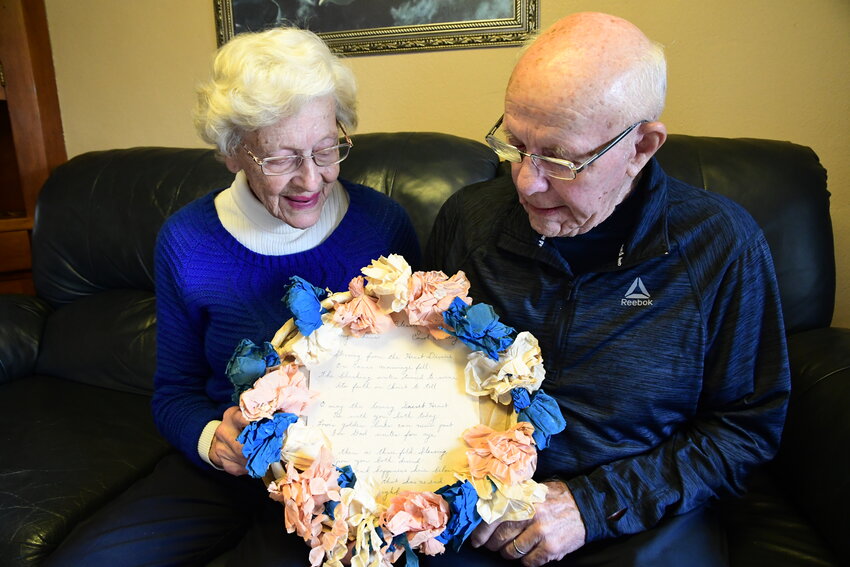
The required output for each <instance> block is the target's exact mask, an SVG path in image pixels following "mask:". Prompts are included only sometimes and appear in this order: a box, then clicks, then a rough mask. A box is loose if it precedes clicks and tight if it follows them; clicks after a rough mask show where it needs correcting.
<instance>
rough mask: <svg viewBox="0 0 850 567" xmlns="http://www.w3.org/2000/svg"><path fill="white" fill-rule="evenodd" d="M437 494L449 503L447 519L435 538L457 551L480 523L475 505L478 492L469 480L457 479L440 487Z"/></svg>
mask: <svg viewBox="0 0 850 567" xmlns="http://www.w3.org/2000/svg"><path fill="white" fill-rule="evenodd" d="M437 494H439V495H440V496H442V497H443V498H444V499H445V500H446V502H448V503H449V521H448V523H447V524H446V529H445V531H444V532H443V533H441V534H440V535H438V536H437V538H436V539H437V541H439V542H440V543H442V544H444V545H449V544H451V546H452V549H454V550H455V551H458V550H460V546H461V545H463V542H465V541H466V538H468V537H469V536H470V534H471V533H472V531H473V530H474V529H475V528H476V526H478V524H480V523H481V516H480V515H479V514H478V510H477V509H476V507H475V505H476V504H477V503H478V493H476V492H475V487H473V486H472V483H470V482H469V481H463V482H461V481H458V482H456V483H454V484H452V485H450V486H444V487H442V488H440V489H439V490H437Z"/></svg>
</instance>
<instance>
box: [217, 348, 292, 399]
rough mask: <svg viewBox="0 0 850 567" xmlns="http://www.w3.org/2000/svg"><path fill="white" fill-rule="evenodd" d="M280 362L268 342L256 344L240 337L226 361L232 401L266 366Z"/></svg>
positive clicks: (260, 374)
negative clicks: (231, 388)
mask: <svg viewBox="0 0 850 567" xmlns="http://www.w3.org/2000/svg"><path fill="white" fill-rule="evenodd" d="M278 364H280V357H279V356H278V355H277V352H276V351H275V350H274V347H273V346H272V345H271V343H269V342H265V343H263V344H262V345H256V344H254V342H253V341H252V340H251V339H242V340H241V341H240V342H239V346H237V347H236V350H234V351H233V355H232V356H231V357H230V360H229V361H228V362H227V369H226V370H225V373H226V374H227V378H228V379H230V381H231V382H232V383H233V402H234V403H239V396H240V395H242V392H244V391H245V390H249V389H251V386H253V385H254V382H256V381H257V378H259V377H260V376H262V375H264V374H265V373H266V368H268V367H270V366H277V365H278Z"/></svg>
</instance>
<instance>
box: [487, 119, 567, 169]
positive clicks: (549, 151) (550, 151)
mask: <svg viewBox="0 0 850 567" xmlns="http://www.w3.org/2000/svg"><path fill="white" fill-rule="evenodd" d="M499 129H500V130H502V132H503V133H504V135H505V138H506V139H507V140H508V141H509V142H511V143H513V141H519V138H517V137H516V136H515V135H514V134H513V132H511V131H510V130H509V129H508V127H507V126H505V125H504V124H502V125H501V126H500V127H499ZM541 151H542V152H543V153H541V154H540V155H543V156H549V157H556V158H558V159H566V160H570V161H572V159H573V158H572V157H570V154H571V153H572V151H571V150H569V149H567V148H565V147H564V146H563V145H561V144H555V145H554V146H549V147H545V148H543V149H542V150H541Z"/></svg>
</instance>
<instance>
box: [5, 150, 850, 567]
mask: <svg viewBox="0 0 850 567" xmlns="http://www.w3.org/2000/svg"><path fill="white" fill-rule="evenodd" d="M354 142H355V148H354V150H353V151H352V155H351V157H350V158H349V159H348V160H347V161H346V162H344V163H343V164H342V165H343V167H342V170H343V171H342V175H343V176H344V177H346V178H348V179H351V180H353V181H357V182H361V183H365V184H367V185H371V186H372V187H375V188H377V189H379V190H381V191H384V192H386V193H388V194H389V195H391V196H392V197H394V198H395V199H397V200H398V201H400V202H401V203H402V204H403V205H404V206H405V207H406V208H407V210H408V211H409V213H410V215H411V217H412V218H413V219H414V223H415V225H416V229H417V231H418V233H419V235H420V237H421V238H422V239H423V241H424V239H425V238H426V236H427V233H428V230H429V227H430V224H431V222H432V220H433V218H434V215H435V214H436V211H437V209H438V208H439V206H440V204H441V203H442V202H443V200H444V199H445V198H446V197H447V196H448V195H449V194H450V193H451V192H453V191H455V190H456V189H458V188H459V187H461V186H463V185H465V184H468V183H472V182H475V181H479V180H483V179H487V178H489V177H492V176H494V175H501V174H504V173H505V169H504V168H500V167H499V166H498V164H497V161H496V158H495V156H494V155H493V154H492V153H491V152H490V150H489V149H488V148H486V146H484V145H483V144H480V143H478V142H473V141H470V140H465V139H461V138H456V137H452V136H448V135H444V134H429V133H395V134H362V135H358V136H355V137H354ZM660 159H661V162H662V164H663V165H664V167H665V168H666V169H667V170H668V171H669V172H670V173H672V174H674V175H676V176H678V177H680V178H682V179H684V180H686V181H689V182H691V183H693V184H695V185H697V186H701V187H706V188H708V189H711V190H714V191H717V192H719V193H723V194H726V195H729V196H731V197H732V198H734V199H736V200H737V201H739V202H741V203H742V204H743V205H744V206H746V207H747V208H748V209H749V210H750V211H751V212H752V214H753V215H754V216H755V218H756V219H757V220H758V222H759V223H760V224H761V225H762V226H763V227H764V229H765V231H766V232H767V235H768V240H769V242H770V245H771V247H772V249H773V253H774V256H775V261H776V267H777V272H778V274H779V281H780V287H781V291H782V299H783V302H784V306H785V320H786V324H787V329H788V334H789V343H790V349H791V362H792V367H793V380H794V390H793V397H792V401H791V406H790V412H789V416H788V424H787V427H786V431H785V435H784V440H783V444H782V448H781V451H780V455H779V457H778V458H777V460H776V461H775V462H774V463H771V464H770V466H768V467H766V468H765V469H764V470H761V471H759V472H758V473H757V474H755V475H754V476H753V479H752V483H751V484H752V488H751V490H750V492H749V493H748V494H747V495H746V496H745V497H744V498H743V499H740V500H737V499H730V500H727V501H724V502H723V505H722V510H723V513H724V515H725V518H726V521H727V524H728V526H729V528H730V529H729V547H730V551H731V554H732V562H733V565H742V566H752V565H771V566H774V565H840V564H842V563H845V564H846V563H847V562H848V560H850V545H848V541H850V538H848V536H847V533H848V531H850V522H848V510H850V466H848V460H850V451H848V448H850V417H848V415H847V408H848V407H850V370H848V365H849V364H848V363H850V330H848V329H838V328H830V322H831V318H832V312H833V302H834V292H835V264H834V258H833V241H832V229H831V224H830V217H829V194H828V192H827V190H826V172H825V171H824V169H823V168H822V167H821V166H820V164H819V162H818V160H817V157H816V156H815V154H814V153H813V152H812V151H811V150H809V149H808V148H804V147H801V146H796V145H793V144H789V143H785V142H776V141H767V140H743V139H736V140H732V139H720V138H696V137H689V136H671V137H670V139H669V140H668V142H667V144H666V145H665V146H664V147H663V148H662V151H661V154H660ZM230 179H231V174H229V173H228V172H227V170H226V169H225V168H224V166H223V165H222V164H221V163H220V162H219V161H218V160H216V158H215V157H214V155H213V152H212V151H210V150H201V149H176V148H133V149H127V150H111V151H102V152H94V153H88V154H84V155H81V156H78V157H76V158H74V159H72V160H71V161H69V162H68V163H67V164H64V165H62V166H61V167H59V168H58V169H57V170H56V171H55V172H54V173H53V175H52V176H51V177H50V179H49V180H48V182H47V183H46V184H45V186H44V189H43V191H42V193H41V196H40V199H39V203H38V209H37V214H36V222H35V228H34V231H33V275H34V280H35V286H36V289H37V293H38V296H37V297H30V296H22V295H7V296H0V564H2V565H10V566H11V565H37V564H39V563H41V562H42V561H43V560H45V559H46V558H47V557H49V555H50V553H51V551H52V550H53V549H54V548H55V547H56V546H57V545H58V544H59V543H60V542H61V541H62V540H63V538H64V537H65V536H66V535H67V534H68V532H69V531H70V530H71V529H72V528H73V527H74V525H75V524H77V523H78V522H79V521H81V520H82V519H84V518H86V517H88V516H90V515H91V514H93V513H94V512H95V511H96V510H98V508H100V507H101V506H103V505H104V504H105V503H106V502H108V501H109V500H110V499H111V498H114V497H115V496H116V495H117V494H119V493H121V491H123V490H125V489H126V488H127V487H128V486H130V485H131V484H132V483H133V482H135V481H136V480H137V479H139V478H140V477H142V476H143V475H145V474H146V473H147V472H148V471H150V470H151V469H152V468H153V466H154V464H155V463H156V462H157V460H158V459H160V458H162V457H163V455H165V454H166V452H168V451H169V447H168V446H167V444H166V443H165V442H164V441H163V440H162V438H161V437H160V436H159V435H158V433H157V432H156V429H155V428H154V426H153V423H152V419H151V417H150V410H149V397H150V391H151V385H152V375H153V371H154V366H155V361H154V340H155V324H156V322H155V317H154V294H153V291H154V285H153V277H152V273H153V270H152V258H153V245H154V240H155V237H156V233H157V231H158V229H159V227H160V226H161V225H162V222H163V221H164V219H165V218H166V217H168V216H169V215H170V214H171V213H173V212H174V211H176V210H177V209H178V208H180V207H181V206H182V205H184V204H186V203H188V202H189V201H190V200H192V199H194V198H196V197H198V196H200V195H202V194H204V193H207V192H208V191H210V190H212V189H215V188H219V187H223V186H226V185H228V184H229V182H230Z"/></svg>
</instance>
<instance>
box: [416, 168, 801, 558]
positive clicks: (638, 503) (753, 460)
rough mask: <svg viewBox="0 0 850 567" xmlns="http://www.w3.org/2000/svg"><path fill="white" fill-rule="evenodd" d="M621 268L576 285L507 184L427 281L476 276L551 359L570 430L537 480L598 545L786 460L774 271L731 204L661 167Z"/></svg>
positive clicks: (476, 194)
mask: <svg viewBox="0 0 850 567" xmlns="http://www.w3.org/2000/svg"><path fill="white" fill-rule="evenodd" d="M635 190H636V191H641V192H644V193H643V194H642V195H641V199H640V204H639V210H638V220H637V222H636V225H635V228H634V229H633V230H632V231H631V232H630V235H629V236H628V237H627V238H626V239H625V240H624V241H623V242H622V245H621V246H620V247H619V252H618V253H617V254H615V255H612V257H610V258H599V260H598V263H597V264H596V267H595V268H593V269H592V270H590V271H588V272H587V273H581V274H580V275H578V276H574V275H573V273H572V271H571V270H570V267H569V265H568V264H567V263H566V262H565V261H564V260H563V259H562V258H561V256H560V254H558V252H557V250H556V249H555V248H554V247H552V246H547V245H544V246H539V245H538V244H539V241H540V236H539V235H538V234H537V233H535V232H534V231H533V229H532V228H531V226H530V224H529V221H528V216H527V214H526V213H525V211H524V210H523V208H522V206H521V205H520V204H519V201H518V199H517V195H516V189H515V188H514V185H513V182H512V180H511V178H510V176H502V177H499V178H496V179H494V180H491V181H487V182H484V183H480V184H477V185H473V186H470V187H467V188H465V189H462V190H461V191H459V192H458V193H457V194H455V195H454V196H452V197H451V198H450V199H449V200H448V201H447V202H446V204H445V205H444V206H443V208H442V210H441V212H440V214H439V216H438V218H437V220H436V222H435V225H434V229H433V232H432V234H431V238H430V241H429V243H428V247H427V250H426V256H425V262H426V263H425V267H426V268H427V269H440V270H443V271H444V272H446V273H447V274H453V273H455V272H456V271H458V270H463V271H464V272H466V275H467V276H468V278H469V280H470V282H471V283H472V287H471V290H470V296H471V297H472V298H473V300H474V301H475V302H481V303H489V304H490V305H492V306H493V307H494V309H495V310H496V312H497V313H498V314H499V316H500V317H501V319H502V320H503V321H504V322H505V323H507V324H509V325H511V326H513V327H515V328H516V329H517V331H530V332H531V333H533V334H534V335H535V336H536V337H537V338H538V340H539V341H540V345H541V348H542V351H543V359H544V366H545V368H546V380H545V381H544V383H543V386H542V387H543V389H544V390H545V391H546V392H547V393H548V394H550V395H552V396H553V397H555V398H556V399H557V400H558V402H559V404H560V408H561V411H562V413H563V415H564V418H565V419H566V422H567V427H566V430H565V431H564V432H563V433H561V434H559V435H557V436H555V437H554V438H553V439H552V443H551V445H550V447H549V448H548V449H546V450H545V451H541V452H540V455H539V463H538V469H537V474H536V475H535V478H537V479H538V480H545V479H547V478H551V477H552V476H557V477H559V478H561V479H563V480H564V481H565V482H566V483H567V485H568V486H569V488H570V490H571V491H572V493H573V496H574V497H575V499H576V502H577V504H578V507H579V510H580V511H581V514H582V519H583V521H584V523H585V528H586V530H587V541H588V542H589V541H594V540H598V539H602V538H607V537H614V536H618V535H623V534H630V533H635V532H639V531H643V530H646V529H648V528H650V527H652V526H654V525H655V524H656V523H657V522H658V521H659V520H660V519H662V518H663V517H664V516H667V515H676V514H682V513H685V512H688V511H690V510H693V509H695V508H697V507H699V506H701V505H703V504H705V503H706V502H707V501H708V500H710V499H712V498H714V497H716V496H718V495H720V494H723V493H740V491H741V490H742V487H743V482H744V479H745V476H746V474H747V473H748V471H750V470H751V469H752V468H753V467H754V466H755V465H757V464H759V463H763V462H765V461H767V460H768V459H770V458H771V457H772V456H773V455H774V453H775V451H776V449H777V448H778V445H779V439H780V434H781V431H782V425H783V423H784V419H785V411H786V407H787V401H788V394H789V390H790V384H789V371H788V360H787V353H786V347H785V334H784V328H783V322H782V313H781V309H780V304H779V292H778V288H777V283H776V277H775V274H774V271H773V262H772V260H771V257H770V252H769V250H768V247H767V243H766V241H765V238H764V235H763V234H762V231H761V229H760V228H759V227H758V226H757V225H756V223H755V221H754V220H753V219H752V218H751V217H750V215H749V214H748V213H747V212H746V211H745V210H744V209H743V208H742V207H740V206H739V205H737V204H735V203H733V202H732V201H730V200H729V199H726V198H725V197H722V196H720V195H716V194H713V193H710V192H707V191H703V190H701V189H697V188H695V187H691V186H689V185H686V184H684V183H682V182H680V181H678V180H676V179H673V178H671V177H669V176H668V175H667V174H665V173H664V171H663V170H662V169H661V167H660V166H659V165H658V163H657V161H656V160H655V159H653V160H651V161H650V163H649V164H648V165H647V167H646V168H645V169H644V172H643V177H642V180H641V182H640V183H639V185H638V187H637V188H636V189H635Z"/></svg>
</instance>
